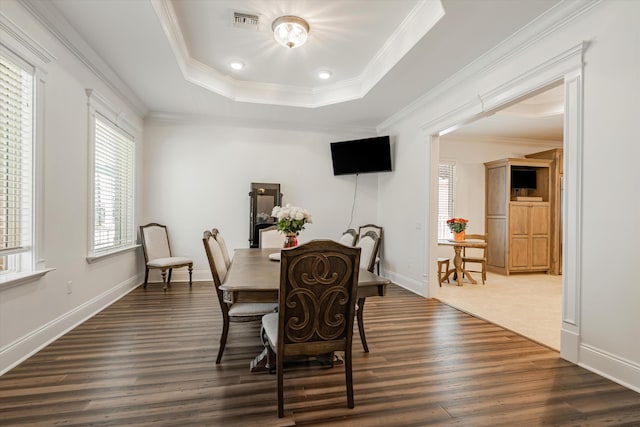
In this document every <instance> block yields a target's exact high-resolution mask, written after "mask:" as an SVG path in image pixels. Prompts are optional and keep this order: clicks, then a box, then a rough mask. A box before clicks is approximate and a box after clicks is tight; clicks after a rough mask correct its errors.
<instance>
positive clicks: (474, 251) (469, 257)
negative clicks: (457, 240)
mask: <svg viewBox="0 0 640 427" xmlns="http://www.w3.org/2000/svg"><path fill="white" fill-rule="evenodd" d="M465 240H483V241H485V242H486V241H487V235H486V234H465ZM469 263H471V264H474V263H475V264H480V270H469V269H468V268H467V264H469ZM462 269H463V270H466V271H470V272H476V273H481V274H482V284H483V285H484V282H485V280H487V246H485V247H484V248H481V249H480V248H466V247H463V248H462Z"/></svg>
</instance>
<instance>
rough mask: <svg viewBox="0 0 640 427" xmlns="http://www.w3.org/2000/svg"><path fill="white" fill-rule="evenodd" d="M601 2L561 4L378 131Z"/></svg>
mask: <svg viewBox="0 0 640 427" xmlns="http://www.w3.org/2000/svg"><path fill="white" fill-rule="evenodd" d="M601 3H602V0H595V1H594V0H574V1H569V2H561V3H559V4H557V5H556V6H554V7H553V8H551V9H550V10H548V11H547V12H545V13H544V14H542V15H541V16H539V17H538V18H536V19H535V20H533V21H532V22H530V23H529V24H527V25H526V26H525V27H523V28H522V29H520V30H519V31H518V32H516V33H514V34H513V35H512V36H510V37H509V38H507V39H505V40H504V41H502V42H501V43H499V44H498V45H496V46H495V47H494V48H493V49H491V50H490V51H488V52H487V53H485V54H484V55H482V56H481V57H479V58H478V59H476V60H475V61H473V62H471V63H470V64H469V65H467V66H465V67H464V68H462V69H461V70H459V71H458V72H456V73H455V74H453V75H452V76H451V77H449V78H448V79H446V80H444V81H443V82H442V83H440V84H439V85H437V86H436V87H434V88H433V89H431V90H430V91H429V92H427V93H425V94H424V95H422V96H421V97H420V98H418V99H416V100H415V101H414V102H412V103H411V104H409V105H407V106H406V107H405V108H403V109H402V110H400V111H399V112H397V113H396V114H394V115H392V116H391V117H389V118H388V119H386V120H385V121H383V122H382V123H380V124H379V125H378V126H377V129H378V132H382V131H384V129H386V128H389V127H391V126H393V125H394V124H396V123H398V122H399V121H401V120H403V119H405V118H407V117H409V116H410V115H412V114H413V113H415V112H416V111H418V110H420V109H423V108H425V107H426V106H427V105H429V104H431V103H433V102H434V101H437V100H439V99H441V98H443V97H446V96H447V93H449V92H451V91H453V90H455V89H456V88H457V87H459V86H461V85H463V84H464V83H466V82H467V81H469V80H470V79H477V78H478V76H481V75H486V74H488V73H489V72H491V71H492V70H494V69H495V68H497V67H498V66H500V65H501V64H503V63H505V62H506V61H508V60H510V59H512V58H514V57H516V56H518V55H520V54H522V53H523V52H525V51H526V50H527V48H529V47H530V46H531V45H533V44H535V43H536V42H538V41H539V40H541V39H543V38H545V37H547V36H549V35H550V34H552V33H554V32H556V31H558V30H559V29H561V28H563V27H565V26H566V25H568V24H569V23H570V22H572V21H573V20H574V19H576V18H577V17H579V16H580V15H582V14H584V13H587V12H588V11H590V10H591V9H593V8H594V7H596V6H598V5H599V4H601ZM579 46H581V45H578V46H576V48H578V47H579ZM478 96H480V95H478ZM483 96H484V97H485V98H487V99H489V98H491V93H486V94H484V95H483Z"/></svg>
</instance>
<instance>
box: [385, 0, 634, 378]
mask: <svg viewBox="0 0 640 427" xmlns="http://www.w3.org/2000/svg"><path fill="white" fill-rule="evenodd" d="M574 4H576V3H574ZM590 4H592V5H595V6H594V7H593V8H592V9H590V10H587V11H586V12H584V13H583V14H582V15H580V16H579V17H577V18H575V19H573V20H572V21H570V23H568V24H566V25H565V26H564V27H562V28H561V29H560V30H555V31H552V32H550V33H549V34H547V35H545V36H543V34H546V33H544V32H539V33H538V38H537V39H536V40H535V41H534V42H532V43H530V44H527V45H525V46H524V47H522V50H521V51H519V52H517V53H513V54H511V55H509V56H505V57H503V58H502V61H501V62H497V63H496V64H495V66H491V67H488V68H487V69H485V70H490V71H485V72H478V73H475V74H473V75H472V76H469V77H468V78H466V79H465V80H464V81H462V82H459V84H456V85H452V87H451V88H450V90H448V91H447V92H446V93H445V94H443V96H440V97H436V96H431V97H426V98H425V99H424V101H423V103H422V104H420V105H419V106H418V107H416V108H413V109H412V110H407V111H408V113H407V115H406V116H404V117H402V116H399V118H398V120H397V121H389V123H388V124H386V125H385V127H386V129H385V130H389V131H391V132H392V133H394V134H396V136H397V143H398V149H397V151H398V152H399V153H403V154H402V155H399V156H398V158H397V162H396V168H397V173H395V174H394V177H393V178H394V179H393V180H386V181H385V182H381V184H380V192H379V197H380V200H381V201H382V200H398V197H399V196H398V194H399V193H403V194H411V195H412V197H413V200H414V204H413V206H415V208H414V209H411V211H410V212H407V210H406V209H397V207H396V206H394V204H387V203H380V221H381V223H383V224H385V225H386V234H385V238H386V245H387V249H389V248H391V249H392V250H387V256H386V266H385V267H386V269H387V270H389V271H388V272H389V274H390V275H391V276H393V277H395V278H396V280H397V281H398V282H399V283H401V284H404V285H405V286H407V287H408V288H413V289H415V285H416V284H420V283H422V284H423V287H421V288H418V289H417V291H419V292H421V293H426V289H427V286H426V281H425V280H424V278H423V277H422V274H423V272H425V271H427V270H428V269H429V265H428V264H431V263H432V262H433V263H435V261H434V258H435V254H432V255H429V254H427V256H425V257H424V258H422V259H421V260H420V266H419V267H418V268H406V265H405V260H406V259H408V258H412V257H415V256H416V250H417V249H418V248H426V247H427V246H428V244H429V242H430V240H431V239H435V236H431V235H429V233H428V232H427V230H426V229H427V227H425V230H423V231H419V230H416V227H415V225H414V221H416V220H415V218H423V220H424V221H426V222H427V223H428V221H429V219H430V216H429V215H430V212H428V210H427V209H426V206H427V205H428V203H427V201H428V200H429V198H430V195H429V194H428V191H427V190H428V188H429V187H428V186H425V177H427V179H428V177H429V176H430V173H431V172H430V164H431V160H430V156H431V155H432V154H434V153H432V147H426V146H425V145H426V142H427V141H428V138H427V135H426V134H422V133H421V132H420V129H423V128H426V127H428V124H429V123H430V122H432V121H434V120H437V119H438V118H441V117H444V116H447V115H448V114H452V117H454V116H455V115H456V114H457V112H458V111H462V110H464V109H465V108H466V107H464V106H469V105H470V106H471V107H469V108H467V109H468V110H472V109H473V108H472V107H473V103H474V102H476V103H478V104H479V105H478V109H477V111H478V112H481V111H482V109H483V108H484V107H485V106H483V105H481V103H479V102H478V99H479V94H491V93H492V91H494V90H496V89H498V88H500V89H501V90H502V91H503V92H504V93H508V91H509V90H510V88H511V86H508V85H506V86H502V85H505V84H506V83H507V82H509V83H510V84H513V85H514V86H515V85H517V84H518V82H519V81H518V80H517V78H518V77H519V76H527V78H531V76H541V78H542V77H544V76H545V74H544V73H545V72H547V70H546V69H539V70H536V71H535V72H532V73H531V74H526V73H528V72H530V71H531V70H535V69H536V67H537V66H538V65H540V64H543V63H545V62H548V61H550V60H552V59H554V58H556V55H560V54H561V53H562V52H566V51H569V50H570V49H571V48H572V47H574V46H577V45H579V44H580V43H581V42H583V41H587V42H588V43H589V44H588V45H587V48H586V49H585V52H584V72H583V76H584V79H583V80H581V83H582V84H583V91H582V92H581V93H580V94H579V95H583V99H584V111H583V114H582V116H580V115H575V113H574V116H572V117H574V119H575V120H576V121H578V124H577V125H576V130H577V132H578V133H579V135H578V136H576V135H572V136H571V137H572V138H573V140H574V141H577V142H578V143H581V144H582V146H577V147H573V146H572V147H571V152H570V153H567V151H565V156H567V154H569V156H570V157H571V158H572V159H574V160H575V166H577V167H578V171H574V173H575V176H574V177H572V179H576V180H577V181H578V182H577V183H576V182H566V184H567V185H568V186H569V188H572V189H573V190H572V191H577V192H579V194H571V195H568V196H567V200H570V201H576V200H577V201H579V203H578V205H577V206H573V205H572V209H573V208H575V209H573V215H574V217H570V218H567V221H568V224H567V225H568V226H570V227H572V229H575V230H577V231H576V232H577V234H576V235H575V239H576V241H575V242H569V243H572V245H573V247H575V248H576V252H575V253H573V254H571V256H572V257H574V258H575V273H574V274H573V276H572V277H570V278H569V279H566V278H565V280H571V281H572V283H571V286H574V287H575V289H576V290H577V291H576V293H575V295H572V298H573V299H574V300H575V301H574V302H575V303H576V304H577V307H578V310H577V311H578V312H577V316H576V318H575V319H571V321H572V322H575V325H572V326H575V328H574V332H575V334H576V346H577V349H576V359H577V360H576V361H577V362H578V363H579V364H581V365H582V366H585V367H588V368H589V369H592V370H594V371H596V372H599V373H601V374H603V375H605V376H607V377H609V378H612V379H614V380H616V381H618V382H620V383H622V384H625V385H627V386H629V387H632V388H634V389H635V390H640V341H639V340H638V339H637V337H638V331H637V326H638V324H640V311H639V310H638V307H637V306H638V301H640V287H639V286H637V285H636V283H635V280H636V279H635V278H636V277H637V272H636V268H635V265H634V263H635V260H636V258H637V253H638V251H637V245H636V244H635V242H636V241H637V239H638V237H639V234H640V231H638V228H637V227H623V226H622V223H621V222H620V221H618V220H617V219H616V218H615V217H616V215H619V216H620V217H624V218H637V217H638V214H639V213H640V206H639V203H640V202H639V201H638V198H637V197H633V196H630V194H633V190H632V188H633V187H632V185H633V184H632V183H636V182H640V169H639V168H637V167H636V163H637V161H636V160H637V159H638V156H639V155H640V144H638V143H637V141H638V140H639V137H640V131H639V128H638V126H637V117H639V116H640V104H638V97H639V95H640V81H639V80H638V78H637V76H638V75H639V74H640V54H639V53H640V51H639V48H638V46H639V45H638V40H640V26H638V25H637V23H638V22H639V20H640V2H631V1H624V0H620V1H618V0H612V1H606V2H601V3H590ZM563 6H571V4H565V5H563ZM470 100H472V101H470ZM463 107H464V108H463ZM443 130H444V129H443ZM574 150H575V151H574ZM433 152H435V154H436V155H437V152H438V148H437V147H436V148H433ZM416 159H421V161H417V160H416ZM572 166H573V165H572ZM576 188H577V190H575V189H576ZM406 197H408V196H406ZM403 202H405V203H406V199H405V200H404V201H403ZM576 226H577V228H576ZM565 229H566V227H565ZM407 236H411V244H406V242H407ZM420 239H422V241H419V240H420ZM611 248H614V250H611ZM425 252H426V250H424V249H423V251H422V253H425ZM417 253H420V252H417ZM565 262H567V261H566V258H565ZM611 266H614V268H611ZM434 270H435V267H434ZM563 270H564V271H566V269H563ZM403 279H406V280H404V282H403ZM434 280H435V279H434ZM571 289H573V288H571ZM565 298H566V296H565ZM565 308H566V307H565ZM563 339H564V335H563Z"/></svg>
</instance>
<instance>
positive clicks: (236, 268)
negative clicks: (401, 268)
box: [220, 248, 391, 372]
mask: <svg viewBox="0 0 640 427" xmlns="http://www.w3.org/2000/svg"><path fill="white" fill-rule="evenodd" d="M282 250H283V249H280V248H262V249H260V248H242V249H236V250H235V252H234V256H233V260H232V262H231V265H230V266H229V270H228V272H227V276H226V277H225V280H224V283H223V284H222V285H221V286H220V290H221V291H222V295H223V299H224V301H225V302H226V303H229V304H233V303H236V302H277V301H278V291H279V289H280V262H279V255H280V252H281V251H282ZM284 250H286V249H284ZM389 284H391V281H390V280H389V279H386V278H384V277H382V276H378V275H377V274H375V273H372V272H370V271H368V270H366V269H363V268H361V269H360V271H359V272H358V293H357V298H358V300H357V311H356V320H357V322H358V331H359V333H360V339H361V341H362V346H363V349H364V351H365V352H368V351H369V347H368V345H367V341H366V336H365V333H364V318H363V310H364V304H365V302H366V298H368V297H372V296H384V295H385V293H386V288H387V285H389ZM265 364H266V349H265V350H264V351H263V352H262V353H261V354H260V355H258V356H256V358H254V360H253V361H251V366H250V368H251V371H252V372H256V371H263V370H265Z"/></svg>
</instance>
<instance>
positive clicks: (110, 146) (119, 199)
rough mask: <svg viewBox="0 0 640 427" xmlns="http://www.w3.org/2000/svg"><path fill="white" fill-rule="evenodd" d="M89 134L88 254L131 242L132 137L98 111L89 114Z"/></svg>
mask: <svg viewBox="0 0 640 427" xmlns="http://www.w3.org/2000/svg"><path fill="white" fill-rule="evenodd" d="M91 118H92V123H91V125H92V137H93V149H94V153H93V176H92V178H93V213H92V221H91V223H92V224H93V233H92V236H91V237H92V241H91V245H90V252H91V255H94V256H95V255H101V254H104V253H107V252H112V251H117V250H118V249H125V248H129V247H131V246H133V245H134V244H135V241H134V239H135V233H134V140H133V137H132V136H131V135H129V134H128V133H127V132H125V131H124V130H123V129H121V128H120V127H118V126H117V125H116V124H114V123H113V122H112V121H110V120H108V119H106V118H105V117H103V116H101V115H100V114H99V113H95V114H92V115H91Z"/></svg>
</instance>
